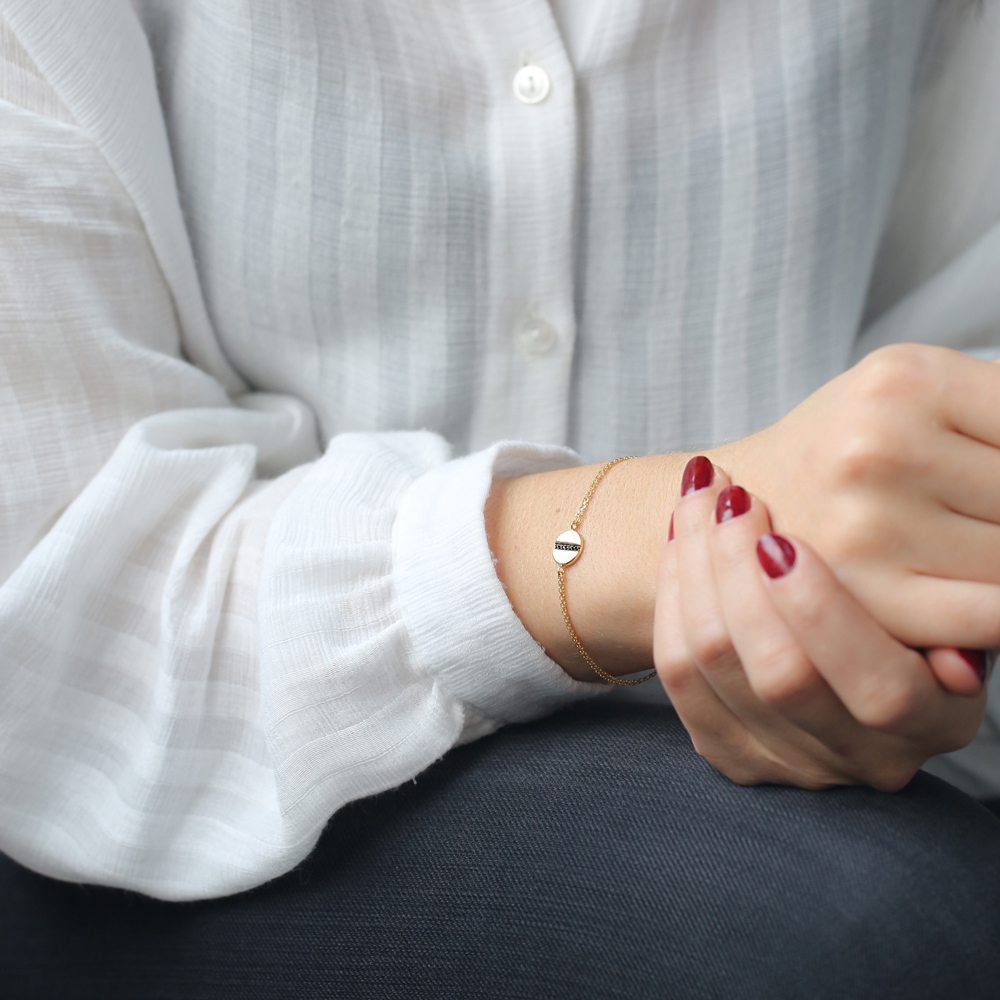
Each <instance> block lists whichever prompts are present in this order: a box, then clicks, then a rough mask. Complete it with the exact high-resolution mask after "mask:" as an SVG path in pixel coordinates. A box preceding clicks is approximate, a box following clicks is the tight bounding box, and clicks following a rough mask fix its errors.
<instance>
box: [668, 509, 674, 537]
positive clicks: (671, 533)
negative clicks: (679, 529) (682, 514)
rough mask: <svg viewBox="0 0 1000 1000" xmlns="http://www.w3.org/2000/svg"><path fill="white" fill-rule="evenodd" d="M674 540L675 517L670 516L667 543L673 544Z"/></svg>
mask: <svg viewBox="0 0 1000 1000" xmlns="http://www.w3.org/2000/svg"><path fill="white" fill-rule="evenodd" d="M673 540H674V515H673V514H671V515H670V530H669V531H668V532H667V541H668V542H672V541H673Z"/></svg>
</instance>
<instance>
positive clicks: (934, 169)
mask: <svg viewBox="0 0 1000 1000" xmlns="http://www.w3.org/2000/svg"><path fill="white" fill-rule="evenodd" d="M998 97H1000V3H998V2H997V0H986V2H985V3H984V4H981V5H971V4H945V5H941V8H940V10H939V11H938V14H937V21H936V23H935V25H934V30H933V32H932V35H931V38H930V40H929V44H928V48H927V53H926V61H925V65H924V67H923V78H922V80H921V84H920V87H919V89H918V91H917V94H916V97H915V105H914V109H913V122H912V126H911V130H910V137H909V146H908V149H907V152H906V157H905V160H904V163H903V168H902V173H901V176H900V179H899V183H898V186H897V189H896V194H895V199H894V203H893V205H892V208H891V211H890V213H889V220H888V225H887V227H886V230H885V234H884V236H883V239H882V244H881V248H880V250H879V254H878V258H877V261H876V265H875V271H874V275H873V278H872V282H871V287H870V291H869V296H868V305H867V308H866V320H865V323H864V324H863V327H862V332H861V336H860V337H859V338H858V343H857V347H856V350H855V358H858V357H861V356H862V355H864V354H866V353H868V352H869V351H872V350H874V349H875V348H877V347H881V346H883V345H886V344H891V343H901V342H907V341H909V342H914V341H915V342H920V343H930V344H943V345H945V346H947V347H953V348H955V349H956V350H961V351H965V352H966V353H968V354H972V355H974V356H976V357H981V358H985V359H991V360H992V359H997V358H1000V117H998V116H997V114H996V107H997V100H998ZM925 770H928V771H930V772H932V773H934V774H937V775H939V776H940V777H942V778H945V779H946V780H948V781H950V782H952V783H953V784H955V785H957V786H958V787H960V788H962V789H964V790H965V791H967V792H969V793H970V794H972V795H975V796H977V797H980V798H998V797H1000V678H998V677H997V676H996V675H994V677H993V680H992V681H991V683H990V691H989V699H988V703H987V711H986V718H985V720H984V722H983V725H982V727H981V728H980V731H979V734H978V735H977V737H976V739H975V740H974V741H973V742H972V743H971V744H970V745H969V746H967V747H965V748H964V749H962V750H959V751H957V752H956V753H951V754H946V755H943V756H941V757H936V758H934V759H932V760H931V761H928V763H927V765H926V766H925Z"/></svg>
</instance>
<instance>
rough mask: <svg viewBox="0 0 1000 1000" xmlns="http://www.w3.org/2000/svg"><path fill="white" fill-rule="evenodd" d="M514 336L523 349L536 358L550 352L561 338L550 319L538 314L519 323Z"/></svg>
mask: <svg viewBox="0 0 1000 1000" xmlns="http://www.w3.org/2000/svg"><path fill="white" fill-rule="evenodd" d="M514 336H515V338H516V339H517V342H518V344H519V345H520V346H521V350H523V351H524V352H525V354H529V355H531V356H532V357H536V358H539V357H541V356H542V355H543V354H548V353H549V351H551V350H552V348H553V347H555V346H556V341H558V340H559V335H558V334H557V333H556V328H555V327H554V326H553V325H552V324H551V323H549V322H548V320H544V319H540V318H539V317H537V316H533V317H532V318H531V319H526V320H524V321H523V322H521V323H519V324H518V326H517V328H516V330H515V331H514Z"/></svg>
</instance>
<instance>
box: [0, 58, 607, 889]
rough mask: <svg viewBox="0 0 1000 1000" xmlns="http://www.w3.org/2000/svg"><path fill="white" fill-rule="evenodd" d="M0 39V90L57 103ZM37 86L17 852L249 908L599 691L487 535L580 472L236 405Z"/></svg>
mask: <svg viewBox="0 0 1000 1000" xmlns="http://www.w3.org/2000/svg"><path fill="white" fill-rule="evenodd" d="M0 41H2V39H0ZM7 41H8V43H9V42H10V39H8V40H7ZM0 48H2V46H0ZM9 50H10V46H9V45H8V49H7V51H6V53H3V52H0V87H2V86H3V80H4V76H3V74H5V73H6V74H7V76H8V78H9V76H10V74H11V73H13V74H14V75H15V76H16V75H17V74H18V73H20V76H19V77H18V79H20V80H21V81H22V83H24V87H23V88H22V92H25V93H27V92H29V91H32V88H36V90H37V88H38V87H41V88H42V90H44V86H43V82H39V81H37V80H35V81H31V80H28V81H27V82H25V77H24V72H23V71H24V67H23V66H21V67H20V68H18V67H17V66H16V65H14V64H13V63H12V61H11V59H10V58H7V59H6V64H4V56H5V55H6V56H8V57H9V55H10V51H9ZM8 83H9V79H8ZM3 93H6V95H7V96H10V93H11V91H10V89H8V90H6V91H4V92H3ZM39 93H40V91H39ZM37 96H38V94H37V93H36V94H35V97H37ZM43 96H44V98H45V101H50V102H52V107H53V108H55V109H56V110H54V111H53V110H52V108H49V109H48V111H45V109H44V108H43V109H42V110H39V109H38V106H37V105H38V101H35V104H36V107H35V108H34V109H32V108H31V107H25V106H23V105H19V104H17V103H15V102H13V101H10V100H0V134H2V135H3V137H4V141H3V144H2V146H0V206H2V209H0V211H2V214H0V438H2V443H0V849H2V850H3V851H4V852H6V853H7V854H9V855H11V856H12V857H14V858H15V859H16V860H18V861H20V862H21V863H23V864H25V865H27V866H29V867H31V868H33V869H35V870H37V871H39V872H42V873H44V874H48V875H51V876H54V877H57V878H62V879H70V880H78V881H86V882H95V883H100V884H104V885H111V886H119V887H123V888H128V889H134V890H138V891H141V892H144V893H147V894H149V895H152V896H157V897H160V898H164V899H195V898H203V897H209V896H217V895H223V894H227V893H232V892H237V891H240V890H243V889H247V888H249V887H251V886H254V885H256V884H259V883H261V882H263V881H265V880H267V879H270V878H273V877H275V876H277V875H279V874H281V873H283V872H285V871H287V870H288V869H289V868H291V867H293V866H294V865H295V864H296V863H297V862H298V861H300V860H301V859H302V858H303V857H304V856H305V855H306V854H307V853H308V852H309V851H310V849H311V848H312V846H313V845H314V843H315V841H316V839H317V838H318V836H319V834H320V832H321V830H322V828H323V826H324V824H325V823H326V822H327V820H328V819H329V817H330V816H331V814H332V813H333V812H334V811H335V810H336V809H338V808H339V807H340V806H341V805H343V804H344V803H345V802H348V801H350V800H352V799H355V798H358V797H359V796H364V795H369V794H372V793H374V792H377V791H380V790H383V789H387V788H390V787H392V786H394V785H396V784H398V783H400V782H402V781H404V780H407V779H409V778H412V777H413V776H415V775H416V774H418V773H419V772H420V771H421V770H422V769H423V768H425V767H427V766H428V765H429V764H430V763H432V762H433V761H434V760H435V759H437V758H438V757H440V756H441V755H442V754H443V753H445V752H446V751H447V750H448V749H449V748H450V747H451V746H453V745H454V744H455V743H456V742H458V741H460V740H463V739H469V738H473V737H475V736H477V735H481V734H483V733H487V732H489V731H490V730H492V729H494V728H496V727H497V726H499V725H501V724H502V723H504V722H508V721H517V720H524V719H530V718H533V717H534V716H537V715H540V714H542V713H544V712H547V711H550V710H552V709H553V708H555V707H556V706H558V705H560V704H563V703H565V702H566V701H568V700H570V699H573V698H576V697H580V696H582V695H585V694H590V693H592V692H594V690H595V687H596V686H595V685H587V684H579V683H577V682H574V681H572V680H571V679H570V678H569V677H568V676H567V675H565V674H564V673H563V672H562V671H561V670H560V669H559V667H558V666H557V665H556V664H554V663H553V662H552V661H551V660H550V659H549V658H548V657H546V656H545V654H544V651H543V650H542V649H541V648H540V647H539V646H538V645H537V644H536V643H535V642H534V641H533V640H532V638H531V637H530V635H528V633H527V632H526V631H525V630H524V628H523V626H522V625H521V623H520V621H519V620H518V619H517V617H516V616H515V615H514V612H513V610H512V608H511V606H510V603H509V601H508V600H507V598H506V595H505V594H504V592H503V588H502V586H501V584H500V582H499V580H498V578H497V576H496V573H495V571H494V567H493V562H492V558H491V555H490V552H489V548H488V546H487V542H486V535H485V526H484V522H483V503H484V500H485V497H486V494H487V492H488V490H489V487H490V483H491V481H492V478H493V477H494V476H504V475H515V474H519V473H524V472H530V471H535V470H542V469H551V468H556V467H560V466H565V465H569V464H573V463H574V462H575V458H574V456H573V455H572V454H571V453H569V452H566V451H564V450H561V449H545V448H538V447H532V446H529V445H521V444H498V445H495V446H494V447H492V448H490V449H488V450H487V451H485V452H481V453H478V454H475V455H472V456H469V457H466V458H461V459H458V460H452V459H451V456H450V451H449V447H448V445H447V443H446V442H445V441H443V440H442V439H441V438H440V437H438V436H436V435H433V434H430V433H399V434H384V435H362V434H357V435H343V436H340V437H337V438H334V439H333V440H332V441H331V442H330V443H329V445H328V446H327V448H326V450H325V453H324V454H322V455H321V456H320V455H319V451H318V449H317V448H316V445H315V431H314V429H313V425H312V423H311V415H310V414H309V412H308V411H307V410H306V409H305V407H304V406H303V405H302V404H300V403H298V402H297V401H295V400H292V399H289V398H284V399H282V398H274V397H271V398H268V397H266V396H262V395H260V394H258V395H254V396H251V397H249V398H247V399H244V400H242V401H237V402H240V403H242V405H234V404H233V402H232V401H230V399H229V398H228V397H227V395H226V393H225V392H224V391H223V389H222V387H221V385H220V384H219V383H218V382H217V381H215V380H214V379H213V378H211V377H210V376H209V375H207V374H206V373H204V372H203V371H201V370H199V369H198V368H196V367H194V366H193V365H191V364H189V363H188V362H187V361H185V360H184V358H183V357H182V353H181V340H180V334H179V328H178V321H177V317H176V310H175V304H174V303H173V302H172V300H171V295H170V291H169V289H168V286H167V285H166V283H165V281H164V278H163V274H162V272H161V270H160V267H159V265H158V262H157V258H156V256H155V254H154V252H153V250H152V249H151V246H150V243H149V239H148V235H147V232H146V230H145V229H144V226H143V222H142V219H141V217H140V216H139V214H138V213H137V211H136V209H135V206H134V204H133V203H132V202H131V200H130V198H129V195H128V194H127V192H126V191H125V189H124V188H123V187H122V186H121V184H120V183H119V181H118V179H117V177H116V175H115V173H114V172H113V171H112V170H111V169H110V168H109V166H108V164H107V162H106V161H105V160H104V159H103V158H102V156H101V155H100V153H99V152H98V150H97V149H96V148H95V146H94V145H93V143H92V142H91V141H90V140H89V139H88V137H87V135H86V134H85V133H84V131H83V130H82V129H81V128H80V127H79V126H78V125H77V124H76V123H75V122H74V121H73V120H72V116H71V115H69V114H68V113H65V109H61V108H58V101H57V99H56V98H55V97H54V95H51V94H48V95H43ZM32 100H34V98H31V97H30V94H29V97H28V98H25V99H24V102H23V104H28V105H30V104H31V103H32ZM43 112H44V113H43ZM268 477H269V478H268Z"/></svg>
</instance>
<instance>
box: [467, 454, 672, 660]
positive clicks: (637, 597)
mask: <svg viewBox="0 0 1000 1000" xmlns="http://www.w3.org/2000/svg"><path fill="white" fill-rule="evenodd" d="M689 457H690V455H688V454H675V455H655V456H651V457H648V458H636V459H633V460H631V461H629V462H622V463H621V464H620V465H617V466H615V468H614V469H612V470H611V471H610V472H609V473H608V475H607V477H606V478H605V479H604V480H602V481H601V485H600V486H599V488H598V490H597V492H596V493H595V494H594V498H593V500H592V501H591V503H590V506H589V507H588V508H587V513H586V517H585V519H584V521H583V523H582V525H581V528H580V534H581V535H582V536H583V538H584V542H585V545H584V551H583V554H582V555H581V557H580V559H579V561H578V562H576V563H574V564H573V566H572V568H571V569H569V570H568V571H567V573H566V594H567V601H568V604H569V607H570V612H571V614H572V616H573V624H574V626H575V628H576V630H577V632H578V634H579V636H580V639H581V640H582V642H583V644H584V646H585V647H586V648H587V651H588V652H589V653H590V654H591V655H592V656H593V657H594V659H596V660H597V662H598V663H600V664H601V666H603V667H605V669H607V670H608V671H610V672H612V673H616V674H625V673H630V672H633V671H636V670H640V669H642V668H644V667H648V666H651V665H652V662H653V654H652V650H653V608H654V603H655V597H656V586H655V581H656V564H657V559H658V558H659V554H660V550H661V549H662V547H663V544H664V542H665V541H666V539H667V532H668V529H669V524H670V514H671V511H672V510H673V506H674V502H675V501H676V499H677V496H678V493H679V490H680V480H681V473H682V472H683V470H684V465H685V463H686V462H687V460H688V458H689ZM599 469H600V465H587V466H582V467H579V468H576V469H565V470H559V471H556V472H545V473H539V474H538V475H532V476H521V477H519V478H517V479H507V480H498V481H496V482H495V483H494V484H493V488H492V490H491V492H490V496H489V499H488V500H487V503H486V533H487V537H488V539H489V543H490V550H491V551H492V553H493V555H494V558H495V560H496V567H497V573H498V575H499V577H500V579H501V581H502V582H503V584H504V587H505V588H506V590H507V596H508V597H509V599H510V602H511V604H512V606H513V608H514V610H515V612H516V613H517V615H518V616H519V617H520V619H521V621H522V622H523V623H524V625H525V627H526V628H527V629H528V631H529V632H530V633H531V635H532V636H533V637H534V638H535V639H536V641H537V642H539V643H540V644H541V645H542V646H543V647H544V648H545V650H546V652H547V653H548V654H549V656H551V657H552V659H554V660H555V661H556V662H557V663H559V664H560V665H561V666H562V667H563V668H564V669H565V670H566V671H567V673H569V674H570V675H571V676H572V677H575V678H577V679H580V680H594V679H595V678H594V674H593V671H591V670H590V668H589V667H588V666H587V665H586V663H584V661H583V660H582V658H581V657H580V655H579V653H578V652H577V651H576V648H575V647H574V645H573V642H572V640H571V638H570V636H569V632H568V631H567V629H566V625H565V624H564V622H563V618H562V611H561V609H560V607H559V593H558V588H557V585H556V565H555V563H554V562H553V560H552V543H553V541H554V540H555V538H556V536H557V535H558V534H559V533H560V532H562V531H565V530H566V529H567V528H568V527H569V526H570V523H571V522H572V520H573V516H574V514H575V513H576V511H577V509H578V508H579V506H580V501H581V500H582V499H583V496H584V494H585V493H586V492H587V488H588V486H589V485H590V483H591V482H592V481H593V479H594V476H595V475H596V474H597V472H598V470H599Z"/></svg>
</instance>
